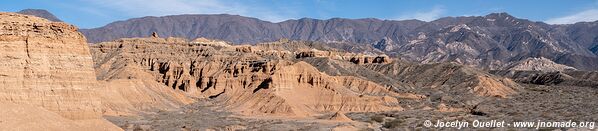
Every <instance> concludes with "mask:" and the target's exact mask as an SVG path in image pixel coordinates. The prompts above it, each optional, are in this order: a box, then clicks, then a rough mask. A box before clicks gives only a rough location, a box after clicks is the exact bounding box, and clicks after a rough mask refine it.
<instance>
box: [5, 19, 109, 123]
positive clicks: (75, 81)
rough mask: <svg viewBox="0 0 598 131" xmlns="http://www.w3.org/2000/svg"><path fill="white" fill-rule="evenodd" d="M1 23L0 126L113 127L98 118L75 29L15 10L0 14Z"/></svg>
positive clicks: (88, 65)
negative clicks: (15, 11) (0, 109)
mask: <svg viewBox="0 0 598 131" xmlns="http://www.w3.org/2000/svg"><path fill="white" fill-rule="evenodd" d="M0 25H1V28H0V65H1V67H2V68H0V103H2V104H0V107H2V112H1V113H0V114H2V115H3V116H2V117H0V121H2V122H0V127H2V128H3V129H7V128H5V127H10V128H11V129H23V130H29V129H32V130H34V129H43V130H59V129H85V130H115V129H116V130H118V128H115V126H114V125H112V124H110V123H108V122H107V121H105V120H104V119H103V118H102V117H101V113H102V112H101V102H100V98H98V97H97V94H96V92H95V89H97V87H98V82H97V81H96V78H95V72H94V69H93V67H92V65H93V61H92V57H91V54H90V52H89V48H88V46H87V43H86V42H85V41H86V40H85V37H84V36H83V35H82V34H81V33H79V32H77V28H76V27H74V26H72V25H69V24H65V23H59V22H51V21H48V20H46V19H42V18H39V17H35V16H27V15H21V14H16V13H0ZM9 114H10V115H9ZM4 115H9V116H4ZM12 115H14V116H12ZM81 122H83V123H86V124H84V125H81V126H80V125H78V124H76V123H81ZM5 124H7V125H5ZM91 125H94V126H91Z"/></svg>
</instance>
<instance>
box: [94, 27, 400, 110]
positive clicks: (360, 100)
mask: <svg viewBox="0 0 598 131" xmlns="http://www.w3.org/2000/svg"><path fill="white" fill-rule="evenodd" d="M169 39H171V40H169ZM210 41H212V40H201V39H200V40H195V41H192V42H182V41H175V38H167V39H162V38H134V39H121V40H117V41H114V42H104V43H99V44H96V45H93V46H92V49H91V50H92V54H93V56H94V60H95V61H96V63H95V67H96V71H97V75H98V78H99V79H101V80H107V81H110V80H114V79H139V80H146V81H155V82H158V83H161V84H163V85H164V86H166V87H170V89H172V90H176V91H183V92H186V95H190V96H194V97H199V98H209V99H213V100H215V101H218V102H219V103H222V105H223V107H224V108H228V109H230V110H232V111H235V112H238V113H241V114H245V115H290V116H296V117H305V116H313V115H315V114H319V113H321V112H336V111H349V112H364V111H368V112H369V111H388V110H401V107H399V106H397V103H398V100H397V99H396V98H395V97H381V96H380V95H386V94H388V95H391V96H396V95H393V94H396V93H394V92H391V91H389V90H388V89H387V88H384V87H383V86H379V85H377V84H375V83H367V82H364V81H363V80H361V79H360V78H347V77H337V76H329V75H327V74H325V73H322V72H320V71H318V69H316V68H314V67H313V66H312V65H310V64H308V63H305V62H301V61H299V62H297V61H296V60H295V59H296V58H295V57H292V56H296V55H297V54H299V53H300V52H299V51H296V50H303V49H306V48H303V47H302V46H299V45H292V44H288V46H287V44H280V43H279V44H278V45H277V44H275V45H268V44H262V45H258V46H223V44H209V43H208V44H198V43H207V42H210ZM368 84H369V85H368ZM363 85H365V86H368V88H371V89H364V87H363ZM296 94H302V95H296Z"/></svg>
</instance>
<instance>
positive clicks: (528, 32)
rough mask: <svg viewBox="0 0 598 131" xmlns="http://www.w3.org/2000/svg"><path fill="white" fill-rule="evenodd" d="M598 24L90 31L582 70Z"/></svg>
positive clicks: (212, 23) (158, 20)
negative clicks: (534, 62)
mask: <svg viewBox="0 0 598 131" xmlns="http://www.w3.org/2000/svg"><path fill="white" fill-rule="evenodd" d="M171 25H176V26H171ZM596 28H597V27H596V24H593V22H584V23H577V24H573V25H549V24H545V23H542V22H533V21H529V20H526V19H520V18H516V17H513V16H511V15H509V14H506V13H492V14H489V15H486V16H471V17H446V18H441V19H438V20H435V21H431V22H424V21H417V20H406V21H392V20H379V19H342V18H334V19H328V20H318V19H309V18H303V19H299V20H287V21H283V22H279V23H271V22H267V21H262V20H259V19H255V18H249V17H243V16H237V15H225V14H222V15H174V16H163V17H143V18H134V19H129V20H125V21H118V22H114V23H110V24H108V25H106V26H104V27H100V28H95V29H84V30H82V32H83V33H84V34H85V35H86V36H88V38H89V42H94V43H96V42H101V41H110V40H114V39H118V38H126V37H141V36H145V35H147V34H149V33H151V32H157V33H158V34H160V35H162V36H166V37H169V36H175V37H185V38H187V39H194V38H198V37H206V38H210V39H222V40H227V41H232V42H233V43H236V44H241V43H250V44H255V43H259V42H268V41H276V40H278V39H281V38H288V39H291V40H308V41H320V42H324V43H327V44H330V45H338V47H340V48H341V49H345V50H349V51H356V52H376V51H382V52H385V53H386V54H389V55H390V56H401V57H403V58H405V59H406V60H410V61H415V62H420V63H434V62H456V63H461V64H466V65H473V66H476V67H479V68H484V69H500V68H501V67H502V65H505V64H507V63H509V62H515V61H520V60H524V59H526V58H537V57H545V58H547V59H550V60H552V61H554V62H556V63H559V64H564V65H567V66H572V67H575V68H578V69H582V70H595V69H598V68H597V67H595V66H593V65H596V64H598V56H597V54H596V50H598V47H596V46H597V44H598V43H597V42H596V41H595V38H596V37H597V36H596V35H595V34H596V33H592V32H595V29H596ZM355 48H359V49H355Z"/></svg>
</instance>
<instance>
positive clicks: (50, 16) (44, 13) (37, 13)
mask: <svg viewBox="0 0 598 131" xmlns="http://www.w3.org/2000/svg"><path fill="white" fill-rule="evenodd" d="M17 13H19V14H24V15H33V16H37V17H41V18H45V19H48V20H50V21H54V22H62V20H60V19H58V18H57V17H56V16H54V15H53V14H52V13H50V12H48V11H46V10H42V9H24V10H21V11H19V12H17Z"/></svg>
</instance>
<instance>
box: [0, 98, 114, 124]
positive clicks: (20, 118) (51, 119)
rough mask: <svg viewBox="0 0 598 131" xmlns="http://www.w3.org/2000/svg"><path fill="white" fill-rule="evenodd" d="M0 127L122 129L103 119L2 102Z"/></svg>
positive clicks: (0, 106)
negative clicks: (80, 116)
mask: <svg viewBox="0 0 598 131" xmlns="http://www.w3.org/2000/svg"><path fill="white" fill-rule="evenodd" d="M0 109H2V110H0V129H2V130H6V129H10V130H24V131H42V130H43V131H64V130H87V131H109V130H122V129H120V128H119V127H117V126H115V125H113V124H112V123H110V122H108V121H106V120H102V119H87V120H71V119H67V118H64V117H62V116H61V115H59V114H57V113H55V112H52V111H48V110H46V109H43V108H40V107H37V106H31V105H27V104H15V103H10V102H0Z"/></svg>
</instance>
